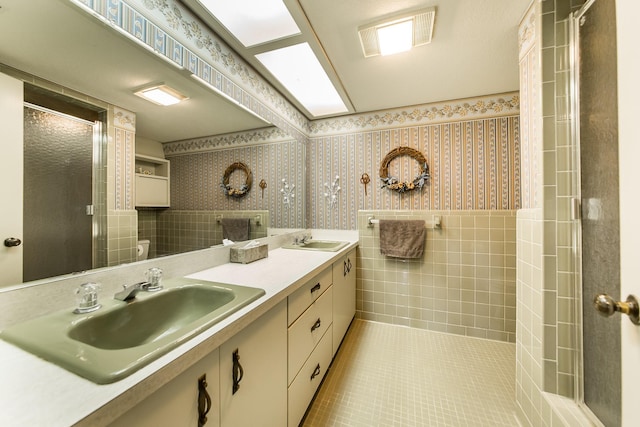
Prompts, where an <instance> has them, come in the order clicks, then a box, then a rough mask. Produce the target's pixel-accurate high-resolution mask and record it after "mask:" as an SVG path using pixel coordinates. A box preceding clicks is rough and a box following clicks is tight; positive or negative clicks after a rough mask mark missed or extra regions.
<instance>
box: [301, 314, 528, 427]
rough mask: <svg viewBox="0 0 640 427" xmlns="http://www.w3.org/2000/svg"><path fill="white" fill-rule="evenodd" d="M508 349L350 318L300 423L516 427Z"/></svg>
mask: <svg viewBox="0 0 640 427" xmlns="http://www.w3.org/2000/svg"><path fill="white" fill-rule="evenodd" d="M514 387H515V345H514V344H510V343H503V342H498V341H489V340H483V339H476V338H469V337H464V336H459V335H450V334H443V333H437V332H431V331H426V330H422V329H412V328H406V327H402V326H395V325H388V324H384V323H375V322H368V321H363V320H360V319H356V320H354V322H353V324H352V325H351V328H350V330H349V332H348V333H347V336H346V337H345V341H344V342H343V344H342V347H341V348H340V350H339V352H338V355H337V356H336V359H335V360H334V362H333V365H332V367H331V369H330V371H329V373H328V374H327V376H326V378H325V380H324V383H323V384H322V386H321V388H320V390H319V392H318V394H317V395H316V398H315V400H314V402H313V404H312V406H311V408H310V409H309V412H308V413H307V416H306V418H305V420H304V421H303V424H302V425H303V426H307V427H309V426H350V427H351V426H362V427H365V426H366V427H373V426H385V427H387V426H438V427H440V426H447V427H449V426H469V427H479V426H487V427H489V426H490V427H498V426H505V427H514V426H519V423H518V421H517V418H516V415H515V414H516V404H515V392H514Z"/></svg>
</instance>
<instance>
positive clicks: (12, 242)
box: [4, 237, 22, 248]
mask: <svg viewBox="0 0 640 427" xmlns="http://www.w3.org/2000/svg"><path fill="white" fill-rule="evenodd" d="M21 244H22V240H20V239H17V238H15V237H8V238H6V239H4V245H5V246H6V247H8V248H12V247H15V246H20V245H21Z"/></svg>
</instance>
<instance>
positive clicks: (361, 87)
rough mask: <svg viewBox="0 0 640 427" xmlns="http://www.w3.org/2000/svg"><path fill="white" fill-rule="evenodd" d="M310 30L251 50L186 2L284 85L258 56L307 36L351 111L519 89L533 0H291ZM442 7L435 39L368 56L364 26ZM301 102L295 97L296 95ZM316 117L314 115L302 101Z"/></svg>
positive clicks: (195, 4) (302, 25)
mask: <svg viewBox="0 0 640 427" xmlns="http://www.w3.org/2000/svg"><path fill="white" fill-rule="evenodd" d="M284 2H285V3H286V4H287V6H288V7H289V9H290V11H291V12H292V15H293V16H294V18H295V19H296V21H297V23H298V26H299V27H300V29H301V32H302V34H301V35H300V36H297V37H291V38H289V39H285V40H279V41H276V42H274V43H268V44H263V45H260V46H257V47H252V48H249V49H247V48H244V46H242V44H240V43H239V42H238V41H237V40H236V39H235V38H234V37H233V36H232V35H230V34H229V33H228V32H227V31H226V30H225V28H224V27H223V26H222V25H220V24H219V23H218V22H217V21H216V20H215V19H213V18H212V17H211V16H209V15H208V14H207V12H206V11H205V9H204V8H202V7H201V6H200V4H199V2H198V0H183V3H185V4H186V5H187V6H188V7H190V8H191V9H192V10H193V11H194V12H195V13H197V14H198V15H200V16H201V17H202V19H203V20H204V21H205V22H206V23H207V24H208V25H209V26H211V27H212V28H213V29H214V31H216V32H217V33H218V34H219V35H220V36H221V37H223V38H224V39H225V41H227V43H229V44H230V45H231V46H232V47H233V48H234V49H235V50H236V51H237V52H238V53H239V54H240V55H241V56H243V58H244V59H245V60H246V61H248V62H249V63H251V64H252V65H253V66H254V67H255V68H256V69H257V70H259V71H260V72H261V74H263V76H265V77H266V78H267V79H269V80H270V81H271V83H272V84H273V85H274V86H276V87H278V88H279V90H280V91H281V92H282V93H284V94H285V95H288V94H287V92H286V89H284V88H283V87H282V86H280V84H279V83H278V82H277V81H276V80H275V79H273V78H272V77H271V76H270V75H269V72H268V71H267V70H266V69H265V68H264V67H262V65H261V64H260V63H259V62H258V61H256V60H255V57H254V55H255V54H257V53H260V52H264V51H267V50H271V49H274V48H279V47H283V46H286V45H290V44H296V43H300V42H302V41H307V42H309V43H310V44H311V46H312V48H314V50H315V52H316V54H317V55H318V56H319V58H320V59H321V62H323V65H324V66H325V69H326V70H327V72H328V73H329V76H330V77H331V78H332V80H333V82H334V84H335V85H336V86H337V88H338V91H339V92H340V93H341V94H342V95H343V98H345V99H344V100H345V102H346V103H347V105H348V106H349V108H350V113H354V112H357V113H360V112H368V111H376V110H380V109H387V108H395V107H404V106H411V105H416V104H424V103H429V102H437V101H445V100H452V99H460V98H467V97H472V96H479V95H489V94H496V93H502V92H508V91H514V90H518V37H517V28H518V24H519V22H520V19H521V18H522V16H523V14H524V12H525V10H526V8H527V6H528V5H529V4H530V3H531V0H348V1H346V0H322V1H319V0H284ZM431 6H435V8H436V18H435V25H434V31H433V40H432V43H431V44H428V45H424V46H420V47H417V48H415V49H413V50H412V51H409V52H404V53H401V54H397V55H393V56H386V57H382V56H376V57H370V58H365V57H364V55H363V54H362V50H361V47H360V41H359V38H358V33H357V29H358V27H360V26H362V25H364V24H368V23H371V22H375V21H379V20H380V19H381V18H383V17H386V16H392V15H396V14H398V13H402V12H403V11H406V10H412V9H421V8H425V7H431ZM292 102H293V103H294V104H296V105H297V103H296V102H295V100H292ZM298 108H300V109H301V111H303V112H305V114H306V115H307V117H308V118H310V119H313V117H312V116H311V115H310V114H309V113H308V112H306V111H305V110H304V108H303V107H302V106H300V105H298Z"/></svg>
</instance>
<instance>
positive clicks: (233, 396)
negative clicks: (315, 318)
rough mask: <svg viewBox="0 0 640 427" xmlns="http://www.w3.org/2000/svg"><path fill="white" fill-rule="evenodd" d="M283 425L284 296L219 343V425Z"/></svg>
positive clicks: (285, 400)
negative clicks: (244, 326)
mask: <svg viewBox="0 0 640 427" xmlns="http://www.w3.org/2000/svg"><path fill="white" fill-rule="evenodd" d="M286 424H287V302H286V300H285V301H282V302H280V303H279V304H278V305H277V306H276V307H274V308H272V309H271V310H269V311H268V312H267V313H265V314H264V315H262V316H261V317H260V318H258V319H257V320H255V321H254V322H253V323H251V324H250V325H249V326H247V327H246V328H244V329H243V330H242V331H241V332H239V333H237V334H236V335H234V336H233V337H232V338H231V339H229V340H228V341H227V342H225V343H224V344H222V345H221V346H220V425H221V426H222V427H238V426H274V427H282V426H284V425H286ZM207 427H208V426H207Z"/></svg>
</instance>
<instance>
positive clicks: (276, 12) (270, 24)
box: [199, 0, 300, 47]
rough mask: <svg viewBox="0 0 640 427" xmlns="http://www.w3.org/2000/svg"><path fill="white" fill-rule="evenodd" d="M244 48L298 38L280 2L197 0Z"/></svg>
mask: <svg viewBox="0 0 640 427" xmlns="http://www.w3.org/2000/svg"><path fill="white" fill-rule="evenodd" d="M199 1H200V4H202V6H204V7H205V8H206V9H207V10H209V12H210V13H211V14H212V15H213V16H214V17H215V18H216V19H217V20H218V21H219V22H220V23H221V24H222V25H224V26H225V28H226V29H227V30H229V32H230V33H231V34H233V35H234V36H235V37H236V38H237V39H238V40H239V41H240V43H242V44H243V45H244V46H245V47H250V46H255V45H258V44H262V43H266V42H269V41H272V40H278V39H282V38H285V37H289V36H293V35H296V34H300V28H298V25H297V24H296V22H295V21H294V20H293V17H292V16H291V14H290V13H289V10H288V9H287V7H286V6H285V4H284V2H283V1H282V0H199Z"/></svg>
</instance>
